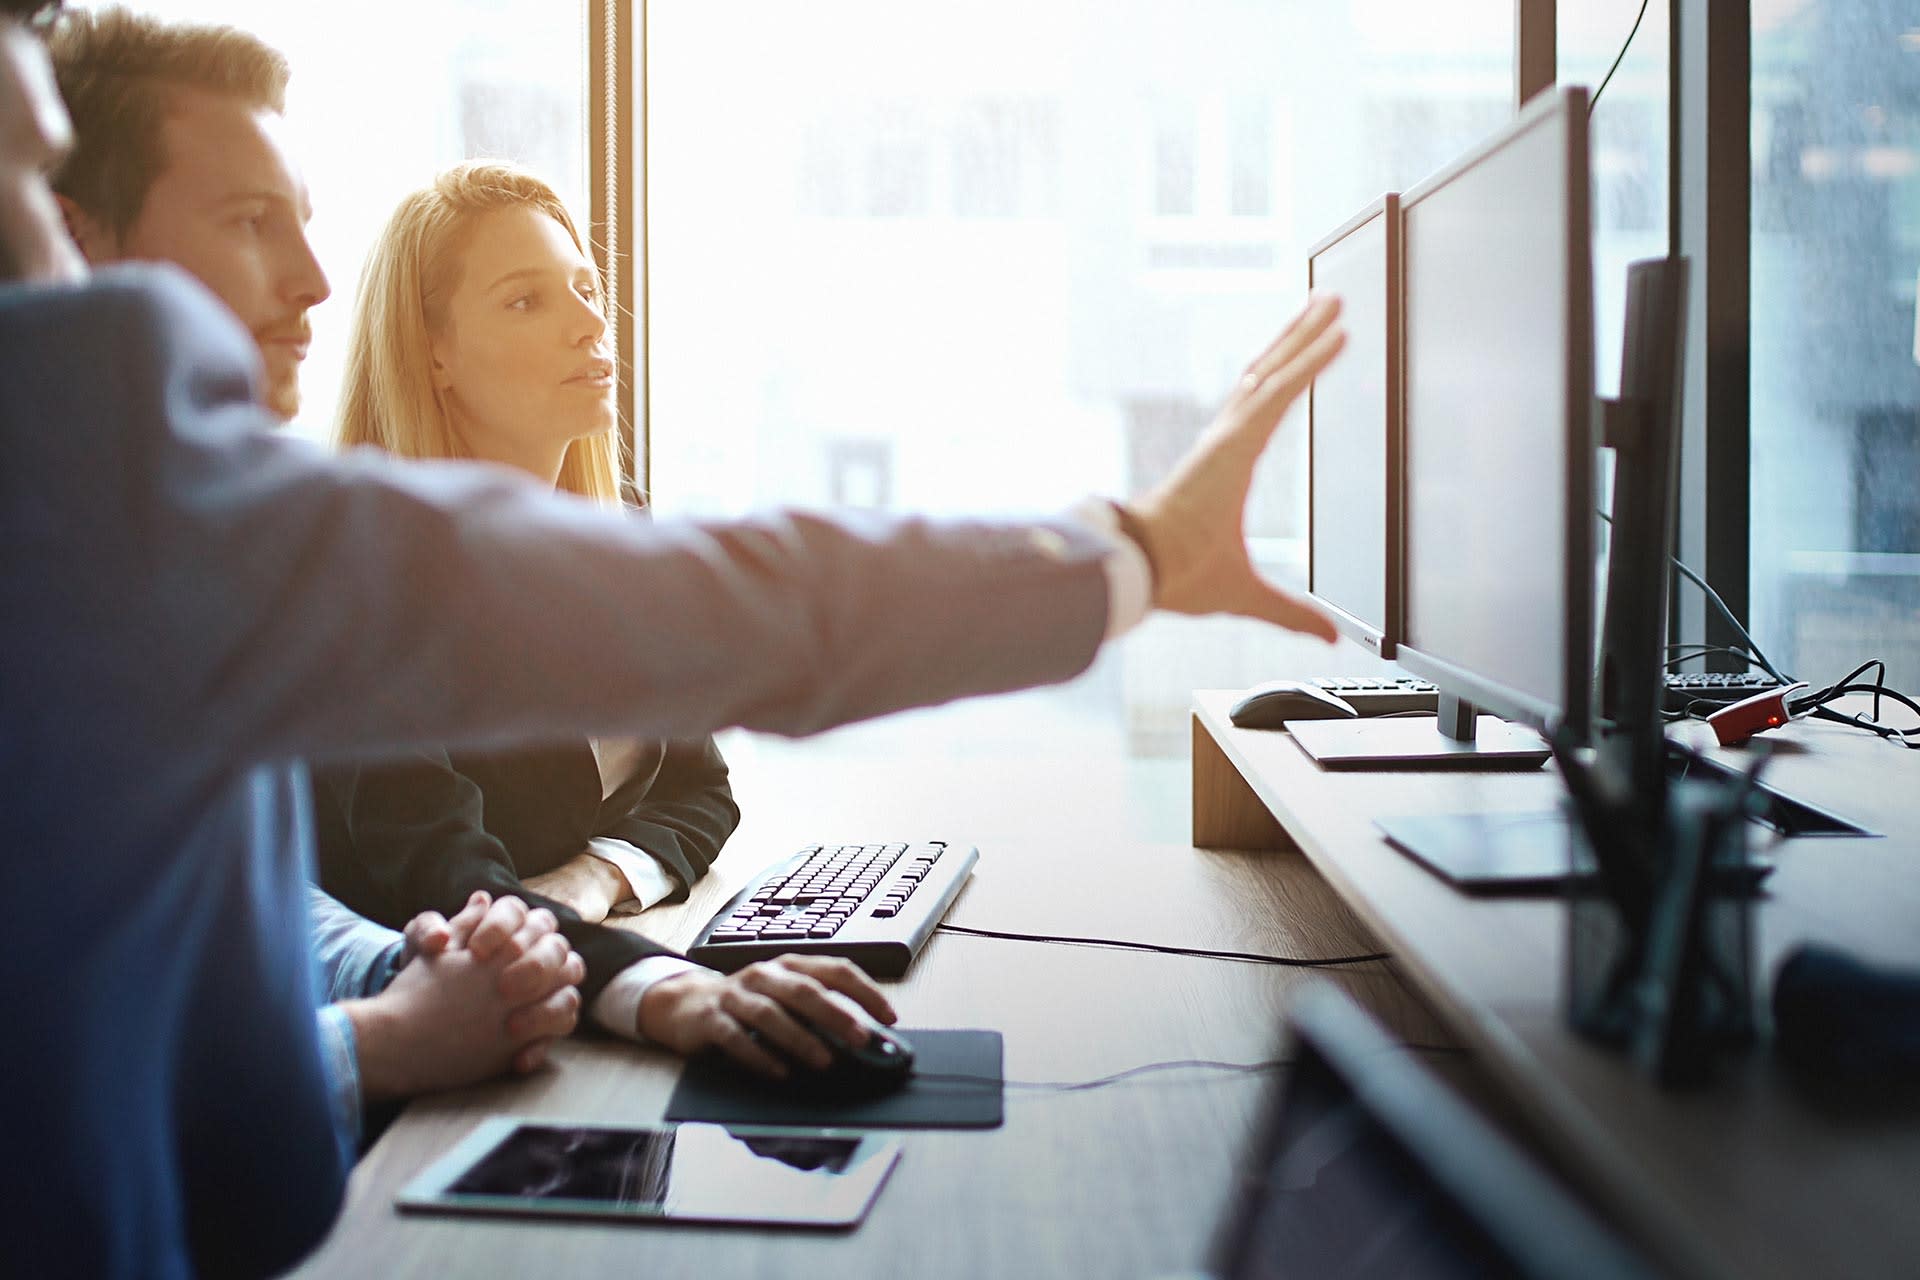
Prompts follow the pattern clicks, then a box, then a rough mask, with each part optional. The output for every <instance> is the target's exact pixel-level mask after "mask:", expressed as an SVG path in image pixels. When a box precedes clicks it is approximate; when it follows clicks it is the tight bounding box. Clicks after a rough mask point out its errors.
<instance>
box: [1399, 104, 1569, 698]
mask: <svg viewBox="0 0 1920 1280" xmlns="http://www.w3.org/2000/svg"><path fill="white" fill-rule="evenodd" d="M1587 191H1588V161H1587V93H1586V90H1584V89H1580V88H1568V89H1562V90H1560V91H1558V92H1556V93H1553V94H1549V95H1542V100H1540V101H1538V102H1537V103H1536V104H1534V105H1533V106H1531V107H1529V108H1527V109H1525V110H1523V111H1522V112H1521V113H1520V116H1519V118H1518V119H1516V120H1515V121H1514V122H1513V123H1512V124H1511V125H1509V126H1507V127H1506V128H1505V129H1503V130H1501V131H1500V133H1499V134H1498V135H1496V136H1495V137H1494V138H1492V139H1491V140H1489V141H1488V142H1486V143H1485V144H1483V145H1482V146H1480V147H1478V148H1476V149H1475V150H1473V151H1471V152H1469V153H1468V154H1467V155H1466V156H1464V157H1462V158H1461V159H1459V160H1457V161H1455V162H1454V163H1453V164H1451V165H1449V166H1447V167H1446V168H1445V169H1443V170H1441V171H1440V172H1439V173H1437V174H1435V175H1434V176H1433V177H1432V178H1429V179H1428V180H1427V181H1425V182H1423V183H1421V184H1420V186H1419V187H1418V188H1417V189H1415V190H1413V191H1410V192H1408V193H1407V195H1406V197H1405V199H1404V201H1403V202H1402V215H1401V216H1402V220H1403V225H1404V234H1405V237H1406V238H1405V249H1406V267H1405V274H1406V317H1407V355H1406V374H1405V377H1406V383H1405V388H1406V390H1405V395H1406V409H1405V414H1406V426H1405V430H1406V441H1407V463H1406V466H1407V483H1406V489H1405V493H1404V499H1403V500H1404V502H1405V504H1406V505H1405V514H1404V518H1405V522H1406V524H1405V529H1406V556H1407V560H1406V578H1407V583H1406V608H1407V614H1406V635H1405V637H1404V639H1403V644H1402V647H1401V650H1400V652H1399V654H1398V657H1399V661H1400V663H1401V665H1403V666H1405V667H1406V668H1407V669H1408V670H1409V671H1412V672H1413V673H1415V674H1416V675H1422V676H1425V677H1426V678H1427V679H1429V680H1431V681H1433V682H1434V683H1435V684H1436V685H1438V686H1440V689H1441V691H1442V695H1443V698H1445V697H1447V695H1451V696H1452V697H1453V698H1456V699H1458V700H1459V701H1461V702H1464V703H1471V704H1473V705H1474V706H1478V707H1480V708H1483V709H1485V710H1487V711H1490V712H1492V713H1493V714H1495V715H1498V716H1503V717H1505V718H1507V719H1509V720H1518V721H1521V722H1523V723H1526V724H1531V725H1535V726H1539V727H1543V728H1544V727H1548V726H1561V725H1564V726H1565V727H1566V728H1568V729H1569V730H1571V731H1572V732H1573V733H1574V734H1575V735H1576V736H1577V735H1579V734H1580V733H1582V732H1584V730H1585V727H1586V724H1587V717H1588V711H1589V705H1588V704H1589V701H1590V699H1591V696H1592V669H1593V658H1592V652H1593V650H1592V645H1593V623H1592V616H1593V614H1592V610H1593V524H1594V484H1593V449H1594V443H1593V426H1592V423H1593V252H1592V234H1591V231H1590V229H1589V225H1588V209H1587V205H1588V200H1587ZM1440 720H1441V731H1442V732H1443V733H1450V734H1454V735H1455V736H1461V734H1462V733H1463V731H1464V732H1465V733H1471V731H1472V722H1471V721H1470V720H1465V721H1463V720H1462V719H1461V718H1460V717H1459V716H1458V715H1450V714H1448V712H1447V708H1446V707H1444V706H1443V708H1442V715H1441V717H1440Z"/></svg>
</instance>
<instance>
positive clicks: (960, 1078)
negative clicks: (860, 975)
mask: <svg viewBox="0 0 1920 1280" xmlns="http://www.w3.org/2000/svg"><path fill="white" fill-rule="evenodd" d="M1395 1047H1396V1048H1399V1049H1405V1050H1408V1051H1409V1052H1417V1053H1465V1052H1466V1050H1465V1049H1462V1048H1460V1047H1459V1046H1458V1045H1450V1044H1412V1043H1402V1044H1399V1045H1396V1046H1395ZM1295 1061H1296V1059H1293V1058H1272V1059H1269V1060H1268V1061H1266V1062H1217V1061H1215V1060H1213V1059H1211V1058H1181V1059H1178V1060H1176V1061H1172V1062H1149V1063H1145V1064H1144V1065H1142V1066H1138V1067H1128V1068H1127V1069H1126V1070H1125V1071H1116V1072H1114V1073H1113V1074H1112V1075H1110V1076H1101V1077H1100V1078H1098V1079H1097V1080H1001V1079H997V1078H995V1077H993V1076H975V1075H960V1074H955V1073H952V1072H944V1071H934V1072H916V1073H914V1077H913V1078H914V1080H915V1081H916V1082H917V1081H922V1080H940V1081H951V1082H954V1083H957V1084H977V1085H981V1086H991V1087H993V1088H1007V1089H1032V1090H1037V1091H1039V1092H1042V1093H1084V1092H1086V1091H1087V1090H1090V1089H1104V1088H1106V1087H1107V1086H1108V1085H1115V1084H1120V1083H1121V1082H1123V1081H1126V1080H1131V1079H1133V1078H1134V1077H1135V1076H1143V1075H1147V1074H1149V1073H1151V1072H1156V1071H1228V1072H1232V1073H1234V1074H1236V1075H1260V1074H1265V1073H1266V1072H1269V1071H1279V1070H1282V1069H1284V1068H1286V1067H1290V1066H1292V1065H1294V1063H1295Z"/></svg>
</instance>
